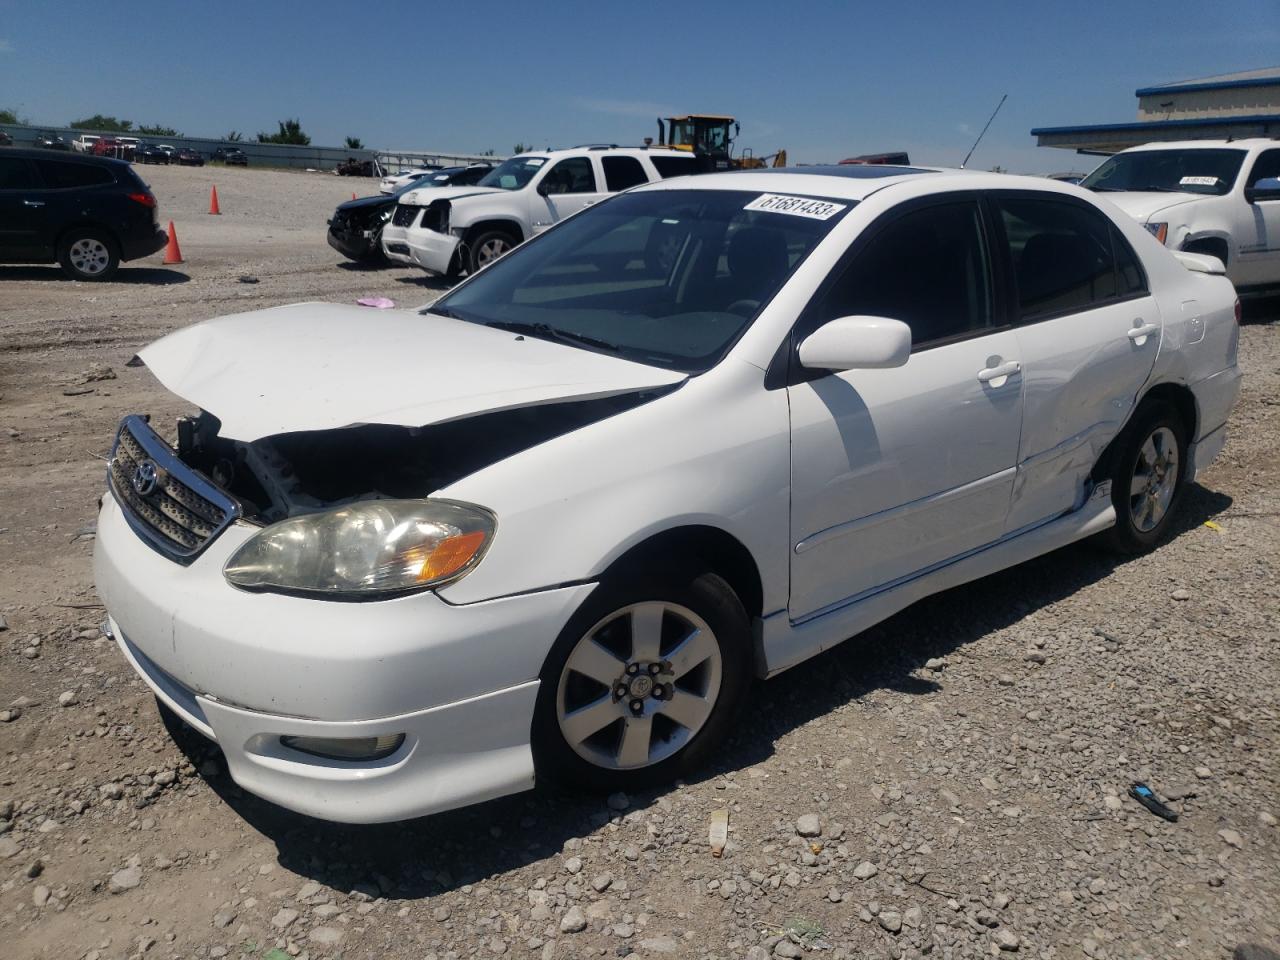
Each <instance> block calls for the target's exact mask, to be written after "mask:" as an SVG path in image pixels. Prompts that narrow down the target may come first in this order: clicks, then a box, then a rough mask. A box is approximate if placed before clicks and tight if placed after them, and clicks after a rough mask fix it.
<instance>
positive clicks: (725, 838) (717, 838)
mask: <svg viewBox="0 0 1280 960" xmlns="http://www.w3.org/2000/svg"><path fill="white" fill-rule="evenodd" d="M709 832H710V839H711V855H712V856H713V857H720V856H723V855H724V848H725V844H727V843H728V842H729V810H728V808H726V807H721V808H720V809H719V810H712V811H711V830H710V831H709Z"/></svg>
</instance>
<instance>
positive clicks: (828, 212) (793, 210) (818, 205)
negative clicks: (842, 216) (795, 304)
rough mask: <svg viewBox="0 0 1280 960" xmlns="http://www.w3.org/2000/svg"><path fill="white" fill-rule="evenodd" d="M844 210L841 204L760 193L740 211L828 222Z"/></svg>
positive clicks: (843, 205)
mask: <svg viewBox="0 0 1280 960" xmlns="http://www.w3.org/2000/svg"><path fill="white" fill-rule="evenodd" d="M844 208H845V204H843V203H829V202H827V201H826V200H810V199H809V198H808V197H788V196H784V195H783V194H780V193H762V194H760V196H758V197H756V198H755V199H754V200H752V201H751V202H750V203H748V204H747V205H746V206H745V207H743V208H742V209H743V210H763V211H764V212H766V213H785V214H786V215H787V216H790V217H807V218H808V219H810V220H830V219H831V218H832V217H834V216H835V215H836V214H837V213H839V212H840V211H841V210H843V209H844Z"/></svg>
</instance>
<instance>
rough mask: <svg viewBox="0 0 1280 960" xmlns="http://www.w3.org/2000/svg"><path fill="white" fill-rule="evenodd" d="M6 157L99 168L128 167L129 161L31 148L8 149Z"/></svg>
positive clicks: (89, 154) (4, 154)
mask: <svg viewBox="0 0 1280 960" xmlns="http://www.w3.org/2000/svg"><path fill="white" fill-rule="evenodd" d="M0 156H5V157H23V158H25V159H27V160H60V161H62V162H64V163H92V164H96V165H98V166H100V167H101V166H110V167H116V168H119V167H128V166H129V161H128V160H117V159H115V158H114V157H95V156H94V155H93V154H91V153H68V152H67V151H65V150H40V149H34V148H31V147H7V148H5V151H4V153H3V154H0Z"/></svg>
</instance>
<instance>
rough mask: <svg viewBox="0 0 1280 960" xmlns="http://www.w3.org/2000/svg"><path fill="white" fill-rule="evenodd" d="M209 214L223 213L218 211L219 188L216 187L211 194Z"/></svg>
mask: <svg viewBox="0 0 1280 960" xmlns="http://www.w3.org/2000/svg"><path fill="white" fill-rule="evenodd" d="M209 212H210V213H213V214H220V213H222V211H221V210H219V209H218V188H217V187H214V188H213V189H212V190H210V192H209Z"/></svg>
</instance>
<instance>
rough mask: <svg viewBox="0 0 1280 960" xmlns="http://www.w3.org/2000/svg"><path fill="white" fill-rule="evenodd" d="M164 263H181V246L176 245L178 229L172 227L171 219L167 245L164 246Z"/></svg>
mask: <svg viewBox="0 0 1280 960" xmlns="http://www.w3.org/2000/svg"><path fill="white" fill-rule="evenodd" d="M164 262H165V263H182V248H181V247H179V246H178V231H177V230H175V229H173V221H172V220H170V221H169V245H168V246H167V247H165V248H164Z"/></svg>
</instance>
